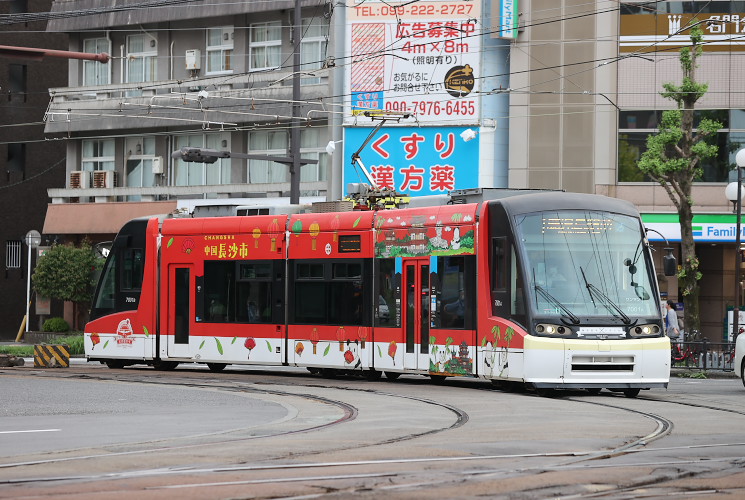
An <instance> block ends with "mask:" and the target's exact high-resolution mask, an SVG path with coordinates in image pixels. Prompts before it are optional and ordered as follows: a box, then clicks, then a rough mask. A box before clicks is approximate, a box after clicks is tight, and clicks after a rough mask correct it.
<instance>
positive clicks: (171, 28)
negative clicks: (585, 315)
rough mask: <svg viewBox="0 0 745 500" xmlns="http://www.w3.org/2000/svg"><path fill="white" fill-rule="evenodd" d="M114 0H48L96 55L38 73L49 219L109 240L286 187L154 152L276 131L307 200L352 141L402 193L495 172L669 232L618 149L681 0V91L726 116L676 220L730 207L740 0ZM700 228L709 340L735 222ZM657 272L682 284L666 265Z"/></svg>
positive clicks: (56, 229)
mask: <svg viewBox="0 0 745 500" xmlns="http://www.w3.org/2000/svg"><path fill="white" fill-rule="evenodd" d="M128 4H129V5H131V6H132V7H131V8H127V7H126V6H127V5H128ZM118 5H119V6H118V7H116V8H113V7H111V8H110V7H108V6H102V5H100V4H99V3H98V2H95V1H93V0H66V1H64V2H63V1H56V2H54V3H53V12H55V13H56V14H60V16H59V17H57V16H56V17H55V19H54V20H53V21H51V22H50V24H49V28H48V29H49V31H51V32H62V33H68V34H69V35H70V48H71V49H72V50H80V51H86V52H108V53H110V54H112V55H113V56H114V59H112V61H111V62H109V63H108V64H106V65H101V64H99V63H88V62H76V61H71V62H70V64H69V75H68V76H69V83H68V86H67V87H64V88H53V89H51V102H50V106H49V110H48V113H47V115H46V133H47V135H48V137H60V138H62V137H64V138H66V139H67V140H66V144H67V166H66V183H65V186H64V187H62V186H59V187H57V188H53V189H50V190H49V196H50V198H51V201H52V203H51V204H50V205H49V208H48V212H47V216H46V221H45V226H44V233H45V234H47V235H58V236H60V237H70V236H75V235H79V234H89V235H93V237H94V238H95V239H99V240H103V239H107V238H108V239H110V238H111V237H113V234H114V233H115V232H116V230H117V229H118V228H119V227H120V226H121V224H122V223H123V222H124V221H125V220H127V219H129V218H131V217H133V216H137V215H144V214H152V213H163V212H171V211H174V210H180V209H184V210H192V209H193V207H194V206H196V205H204V204H222V205H225V204H233V205H246V204H252V203H254V204H255V203H258V204H267V203H269V202H270V201H274V202H277V201H281V200H285V199H287V196H288V193H289V191H290V178H289V176H288V173H287V167H286V166H284V165H282V164H277V163H271V162H268V161H266V160H260V159H249V160H243V159H237V158H231V159H220V160H217V162H216V163H214V164H202V163H185V162H183V161H181V160H174V159H172V158H171V156H170V154H171V152H172V151H174V150H177V149H179V148H181V147H184V146H190V147H206V148H211V149H216V150H223V151H232V152H241V153H249V154H253V155H275V156H276V155H280V156H286V155H287V154H288V152H289V151H290V135H291V134H290V131H291V130H292V129H293V128H294V129H295V130H300V136H301V137H300V148H301V154H302V156H303V157H304V158H309V159H313V160H317V161H318V163H317V164H311V165H306V166H303V167H302V169H301V172H302V173H301V176H300V177H301V179H300V192H301V195H302V197H303V200H306V201H307V200H312V199H327V198H328V199H329V200H335V199H338V198H339V197H341V196H342V195H344V194H345V193H346V189H347V187H346V185H347V183H349V182H356V181H359V180H362V181H364V180H365V178H364V176H363V175H362V174H361V172H360V169H359V168H356V167H355V166H354V165H352V164H351V163H350V162H349V161H348V158H349V157H350V155H351V154H352V153H359V154H360V158H361V160H362V161H363V162H364V164H365V165H366V166H367V167H368V169H369V171H370V172H371V173H372V175H373V177H374V178H375V179H376V181H377V182H378V184H381V185H384V186H387V187H390V188H394V189H397V190H400V191H406V192H408V193H410V194H412V195H424V194H433V193H438V192H444V191H447V190H449V189H461V188H470V187H510V188H552V189H555V188H558V189H565V190H567V191H578V192H590V193H599V194H605V195H608V196H614V197H619V198H623V199H627V200H629V201H632V202H633V203H635V204H636V205H637V206H638V207H639V209H640V211H641V212H642V213H643V216H644V218H645V221H646V222H648V223H649V224H650V225H652V226H654V227H655V228H656V229H658V230H659V231H660V232H662V233H663V234H664V235H665V236H666V237H667V238H668V240H670V241H671V242H673V243H674V242H675V240H676V233H675V227H676V220H677V219H676V216H675V211H674V207H673V205H672V203H671V202H670V200H669V198H668V197H667V195H666V193H665V192H664V190H663V189H662V188H661V187H660V186H657V185H655V184H654V183H651V182H649V181H648V180H646V179H644V177H643V175H640V173H639V172H638V170H636V167H635V161H636V159H638V157H639V155H640V154H641V152H642V151H643V148H644V139H645V137H646V136H647V135H648V134H650V133H653V132H654V130H655V126H656V121H655V120H656V119H657V118H658V117H659V114H660V112H661V111H662V110H664V109H668V108H670V107H671V106H673V103H672V101H666V100H664V99H661V98H660V97H659V95H658V94H659V92H660V90H661V89H662V83H663V82H666V81H677V80H679V78H680V68H679V64H678V61H677V57H678V54H677V48H678V47H680V46H681V44H682V43H685V39H686V34H685V31H684V30H681V28H683V27H685V26H686V24H687V23H689V22H692V21H691V19H693V14H694V13H697V15H698V16H699V17H698V18H697V19H701V20H702V19H704V18H707V19H708V18H710V17H711V18H716V19H718V20H719V21H722V22H718V23H708V24H706V27H707V30H706V32H705V36H706V43H707V44H708V47H707V52H706V54H705V56H704V57H702V58H701V60H700V63H701V67H700V71H699V73H698V75H699V76H700V78H701V80H703V81H708V82H709V84H710V91H709V93H708V94H707V96H706V97H705V99H703V100H702V101H701V102H700V109H701V110H707V111H710V112H712V113H715V114H716V115H717V116H720V117H723V118H725V117H726V119H727V120H726V122H727V125H726V128H725V129H724V130H723V131H722V132H721V133H720V137H719V138H718V143H719V144H720V146H721V147H720V156H719V157H718V158H717V159H716V161H713V162H711V164H710V165H707V166H706V168H705V175H704V177H703V179H702V180H701V182H698V183H697V184H696V187H695V188H694V199H695V200H696V203H697V206H696V214H697V218H698V219H696V220H695V221H694V222H695V223H696V225H697V226H698V225H699V223H700V225H701V226H702V227H703V226H704V225H705V224H708V223H709V222H705V221H708V220H709V219H708V218H710V217H711V216H716V217H720V219H717V220H719V221H720V222H716V223H714V224H719V223H721V224H723V225H724V226H725V227H729V226H730V225H731V223H732V221H733V218H732V216H731V206H730V205H729V202H728V201H727V200H726V198H725V196H724V187H725V186H726V184H727V182H728V181H729V180H731V179H730V178H731V172H730V170H729V168H730V166H731V165H730V164H732V163H733V157H734V156H733V155H734V152H735V151H736V150H737V149H738V148H739V144H740V142H739V137H740V135H739V134H741V132H742V128H738V127H743V125H742V120H740V119H739V118H740V115H741V113H742V108H743V104H742V99H743V94H742V93H741V90H740V89H741V87H742V84H741V83H739V81H738V79H737V78H736V75H738V74H740V71H739V65H741V64H742V61H741V54H742V52H741V51H740V46H739V45H738V42H737V34H738V33H740V31H742V22H741V21H742V19H745V13H743V12H741V11H745V8H743V2H703V1H668V2H655V3H654V4H652V5H648V3H647V2H644V3H643V2H636V1H629V2H620V3H619V2H611V1H596V2H590V3H588V2H579V1H574V0H551V1H549V0H524V1H522V2H519V4H518V3H517V2H509V1H506V0H505V1H498V0H474V1H468V2H462V1H460V0H453V1H448V0H436V1H430V2H425V1H421V2H410V3H409V2H404V4H402V5H401V6H398V7H396V6H394V5H391V4H390V2H385V3H384V2H380V1H374V0H367V1H365V2H357V3H354V2H353V3H351V4H341V3H332V2H319V1H301V5H302V15H301V18H302V21H301V23H300V24H298V23H295V21H294V7H295V3H294V2H290V1H278V2H273V3H265V2H244V3H226V4H224V5H221V4H213V5H210V6H204V5H201V3H200V2H189V1H184V0H153V2H151V3H150V4H148V8H142V4H141V2H134V1H130V2H126V1H125V2H120V3H119V4H118ZM725 16H727V17H726V18H725ZM719 28H722V29H723V31H715V30H716V29H719ZM298 37H299V38H300V54H301V57H300V59H301V61H300V66H299V67H298V68H297V69H298V70H299V73H295V72H293V44H294V41H295V40H297V38H298ZM295 74H297V75H298V78H299V80H300V82H301V91H300V97H299V99H298V100H297V101H296V102H293V92H292V81H293V77H294V75H295ZM383 120H385V125H384V127H385V128H384V129H381V130H380V131H377V133H376V134H374V135H370V133H371V132H372V131H373V130H374V129H373V128H372V127H374V126H375V125H379V124H381V122H382V121H383ZM330 141H331V142H332V143H333V144H334V145H336V144H338V145H339V146H338V147H337V148H336V152H334V154H333V155H329V154H327V153H326V147H327V144H328V143H329V142H330ZM363 145H365V147H364V148H362V149H360V148H361V146H363ZM339 153H341V154H339ZM267 197H268V198H267ZM269 198H272V199H273V200H269ZM712 220H713V219H712ZM70 221H74V222H73V223H71V222H70ZM707 227H708V226H707ZM713 227H714V230H717V231H719V232H718V234H719V235H720V236H717V237H710V238H705V237H701V240H700V244H699V246H698V251H699V257H700V259H701V262H702V267H703V272H704V278H703V280H702V282H701V285H702V290H703V291H702V296H701V300H702V308H701V310H702V319H703V328H704V333H705V334H706V335H707V336H708V337H709V338H710V339H711V340H714V341H719V340H721V339H722V338H723V335H724V319H725V315H726V308H727V305H731V304H732V302H733V298H734V294H735V285H734V265H735V264H734V258H733V255H734V247H733V241H734V239H733V238H731V237H728V236H722V235H725V234H726V232H725V231H724V227H722V228H718V226H713ZM720 229H721V230H720ZM702 231H704V233H705V232H706V231H707V230H706V229H702ZM650 239H653V240H654V239H655V238H650ZM677 239H679V236H678V237H677ZM659 246H660V247H662V245H661V244H660V245H659ZM659 253H660V254H661V253H662V252H659ZM660 280H661V283H662V289H663V291H664V292H665V294H666V297H670V298H673V299H676V300H679V299H680V297H679V296H678V292H677V283H676V282H675V279H669V278H664V277H663V276H661V277H660Z"/></svg>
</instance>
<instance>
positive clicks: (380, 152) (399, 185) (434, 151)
mask: <svg viewBox="0 0 745 500" xmlns="http://www.w3.org/2000/svg"><path fill="white" fill-rule="evenodd" d="M371 130H372V129H371V128H368V127H355V128H351V127H348V128H346V129H345V131H344V148H345V151H347V152H349V151H356V150H357V149H358V148H359V147H360V146H361V145H362V143H363V142H364V141H365V139H366V138H367V136H368V135H369V134H370V132H371ZM465 130H467V128H466V127H388V128H382V129H380V130H379V131H378V133H377V134H376V135H375V136H374V137H373V138H372V140H371V141H370V143H369V144H368V145H367V146H366V147H365V149H363V150H362V151H361V152H360V159H361V161H362V163H363V164H364V165H365V167H366V168H367V170H368V171H369V172H370V174H371V175H372V176H373V178H374V179H375V182H376V183H377V184H378V186H379V187H387V188H391V189H395V190H397V191H399V192H401V193H406V194H408V195H409V196H424V195H432V194H447V193H448V192H449V191H452V190H454V189H468V188H476V187H478V180H479V161H478V157H479V156H478V155H479V139H478V136H477V137H476V138H474V139H472V140H469V141H468V142H465V141H464V140H463V139H461V134H462V133H463V132H464V131H465ZM350 182H366V180H365V178H364V176H363V175H362V174H361V173H360V172H357V171H356V169H355V167H354V166H353V165H352V164H351V163H348V164H346V165H345V166H344V188H345V190H346V185H347V183H350Z"/></svg>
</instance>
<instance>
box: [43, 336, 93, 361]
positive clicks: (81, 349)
mask: <svg viewBox="0 0 745 500" xmlns="http://www.w3.org/2000/svg"><path fill="white" fill-rule="evenodd" d="M47 344H66V345H67V347H68V348H69V349H68V352H69V353H70V356H79V355H82V354H85V344H84V343H83V336H82V335H67V336H64V337H54V338H53V339H51V340H49V341H48V342H47Z"/></svg>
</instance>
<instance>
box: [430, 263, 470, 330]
mask: <svg viewBox="0 0 745 500" xmlns="http://www.w3.org/2000/svg"><path fill="white" fill-rule="evenodd" d="M475 265H476V262H475V258H474V257H470V256H469V257H438V258H437V278H438V281H439V286H440V290H439V291H438V294H439V300H438V301H437V303H438V305H439V311H438V313H439V314H438V316H439V319H440V325H439V326H440V327H441V328H453V329H461V328H472V325H471V323H472V322H471V321H470V317H471V315H472V314H473V310H474V307H475V298H476V295H475V290H474V284H475V275H474V276H472V275H473V274H474V273H475Z"/></svg>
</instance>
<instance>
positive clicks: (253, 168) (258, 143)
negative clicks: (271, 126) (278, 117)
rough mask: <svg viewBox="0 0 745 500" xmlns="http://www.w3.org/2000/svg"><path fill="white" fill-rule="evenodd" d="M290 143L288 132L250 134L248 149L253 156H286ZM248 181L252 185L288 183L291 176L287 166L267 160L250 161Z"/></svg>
mask: <svg viewBox="0 0 745 500" xmlns="http://www.w3.org/2000/svg"><path fill="white" fill-rule="evenodd" d="M288 141H289V139H288V136H287V132H285V131H283V130H268V131H259V132H251V133H249V134H248V149H249V150H250V151H251V153H252V154H265V155H274V156H286V155H287V146H288ZM303 168H304V167H303ZM247 179H248V182H249V183H250V184H252V183H267V182H288V180H289V174H288V169H287V167H286V166H285V165H281V164H279V163H275V162H273V161H266V160H248V173H247Z"/></svg>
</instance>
